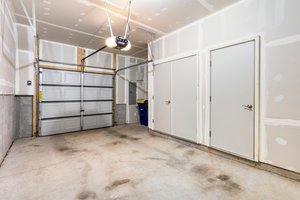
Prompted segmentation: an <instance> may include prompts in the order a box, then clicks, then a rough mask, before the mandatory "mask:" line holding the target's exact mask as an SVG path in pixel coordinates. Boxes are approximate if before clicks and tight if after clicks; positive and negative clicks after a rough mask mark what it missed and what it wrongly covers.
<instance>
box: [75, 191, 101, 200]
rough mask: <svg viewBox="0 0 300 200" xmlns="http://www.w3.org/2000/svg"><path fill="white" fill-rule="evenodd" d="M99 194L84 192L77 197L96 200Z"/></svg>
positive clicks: (81, 199) (80, 199)
mask: <svg viewBox="0 0 300 200" xmlns="http://www.w3.org/2000/svg"><path fill="white" fill-rule="evenodd" d="M96 198H97V194H96V193H95V192H93V191H89V190H84V191H82V192H80V193H79V194H78V195H77V199H79V200H86V199H96Z"/></svg>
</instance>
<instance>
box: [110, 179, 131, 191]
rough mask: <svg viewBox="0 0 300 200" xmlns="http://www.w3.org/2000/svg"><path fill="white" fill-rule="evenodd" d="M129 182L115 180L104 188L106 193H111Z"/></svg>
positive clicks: (128, 180)
mask: <svg viewBox="0 0 300 200" xmlns="http://www.w3.org/2000/svg"><path fill="white" fill-rule="evenodd" d="M130 181H131V180H130V179H121V180H116V181H114V182H113V183H111V184H110V185H108V186H106V187H105V190H106V191H111V190H114V189H115V188H117V187H119V186H120V185H124V184H126V183H129V182H130Z"/></svg>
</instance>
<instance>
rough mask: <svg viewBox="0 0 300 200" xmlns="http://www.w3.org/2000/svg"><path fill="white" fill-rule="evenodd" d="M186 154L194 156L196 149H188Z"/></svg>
mask: <svg viewBox="0 0 300 200" xmlns="http://www.w3.org/2000/svg"><path fill="white" fill-rule="evenodd" d="M185 154H186V155H188V156H192V155H194V154H195V151H194V150H188V151H186V152H185Z"/></svg>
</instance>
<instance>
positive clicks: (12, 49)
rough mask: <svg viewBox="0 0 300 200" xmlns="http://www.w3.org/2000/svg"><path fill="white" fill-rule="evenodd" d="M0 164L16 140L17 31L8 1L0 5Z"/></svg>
mask: <svg viewBox="0 0 300 200" xmlns="http://www.w3.org/2000/svg"><path fill="white" fill-rule="evenodd" d="M0 8H1V9H0V16H1V17H0V22H1V24H0V34H1V37H0V45H1V48H0V105H1V106H0V162H2V160H3V158H4V156H5V155H6V153H7V151H8V149H9V147H10V146H11V144H12V142H13V141H14V139H15V138H16V130H17V115H16V99H15V96H14V95H15V78H16V49H17V40H18V39H17V29H16V26H15V24H14V23H15V18H14V15H13V14H14V11H13V8H12V5H11V2H10V1H1V3H0Z"/></svg>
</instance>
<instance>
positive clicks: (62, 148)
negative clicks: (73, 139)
mask: <svg viewBox="0 0 300 200" xmlns="http://www.w3.org/2000/svg"><path fill="white" fill-rule="evenodd" d="M70 149H71V148H69V147H66V146H61V147H56V150H57V151H60V152H64V151H69V150H70Z"/></svg>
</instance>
